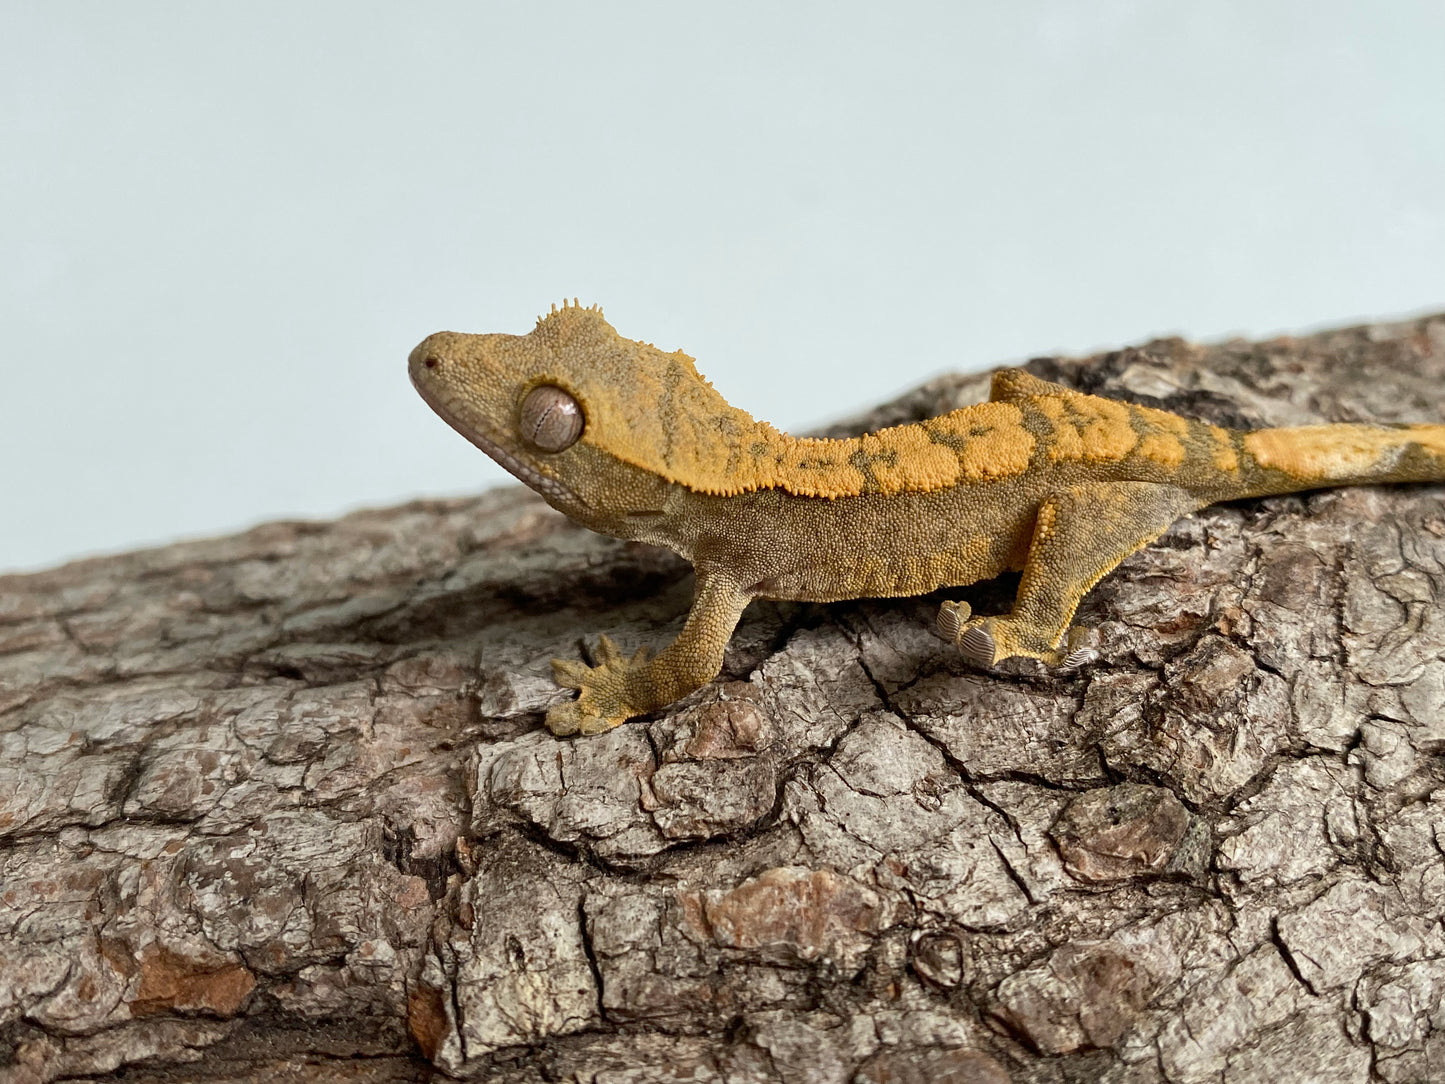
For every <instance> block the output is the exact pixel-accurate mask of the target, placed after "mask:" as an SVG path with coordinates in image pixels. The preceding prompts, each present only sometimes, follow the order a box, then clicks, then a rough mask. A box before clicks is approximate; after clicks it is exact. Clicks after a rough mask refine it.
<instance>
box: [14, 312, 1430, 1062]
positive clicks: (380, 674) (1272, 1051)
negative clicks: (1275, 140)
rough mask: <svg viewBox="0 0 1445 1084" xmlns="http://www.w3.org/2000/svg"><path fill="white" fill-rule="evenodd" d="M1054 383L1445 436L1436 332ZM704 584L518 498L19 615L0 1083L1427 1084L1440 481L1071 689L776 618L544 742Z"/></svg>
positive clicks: (266, 549)
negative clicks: (564, 713)
mask: <svg viewBox="0 0 1445 1084" xmlns="http://www.w3.org/2000/svg"><path fill="white" fill-rule="evenodd" d="M1030 368H1031V369H1032V370H1033V371H1034V372H1035V373H1037V374H1039V375H1041V376H1044V377H1047V378H1049V379H1057V380H1063V381H1065V382H1068V383H1071V384H1073V385H1075V386H1078V387H1080V388H1082V389H1084V390H1086V391H1091V392H1101V393H1105V394H1109V395H1113V396H1116V397H1120V398H1125V399H1131V400H1134V401H1137V402H1142V403H1146V404H1149V405H1154V406H1163V407H1165V408H1167V409H1170V410H1175V411H1178V412H1180V413H1184V414H1188V415H1192V416H1195V417H1201V418H1204V419H1207V420H1209V421H1213V422H1217V423H1221V424H1228V425H1243V426H1258V425H1291V424H1305V423H1311V422H1319V421H1345V420H1366V421H1375V420H1378V421H1441V420H1442V419H1445V414H1442V398H1445V397H1442V389H1445V316H1437V317H1431V318H1427V319H1420V320H1414V321H1409V322H1405V323H1400V324H1393V325H1387V326H1373V327H1365V328H1358V329H1353V330H1347V331H1334V332H1327V333H1323V334H1320V335H1315V336H1312V337H1309V338H1298V339H1276V340H1271V341H1269V342H1263V343H1257V344H1251V343H1244V342H1230V343H1226V344H1223V345H1218V346H1211V347H1197V346H1191V345H1189V344H1186V343H1184V342H1182V341H1179V340H1165V341H1159V342H1153V343H1150V344H1148V345H1146V346H1143V347H1140V348H1137V349H1128V350H1122V351H1118V352H1114V353H1109V354H1105V355H1101V356H1098V357H1094V358H1090V359H1086V360H1060V359H1038V360H1036V361H1035V362H1033V363H1032V364H1031V366H1030ZM986 382H987V377H986V376H967V377H963V376H947V377H942V378H940V379H938V380H935V381H933V382H931V383H929V384H928V385H925V386H924V387H922V388H920V389H918V390H916V391H914V392H912V393H910V394H908V395H906V396H904V397H903V398H902V399H900V400H898V401H897V402H895V403H892V404H889V405H888V406H885V407H882V408H880V409H878V410H877V411H875V412H874V413H872V414H870V415H868V416H867V417H866V418H862V419H859V420H858V421H857V422H856V424H855V425H853V426H852V427H851V428H852V429H853V430H854V431H858V430H861V429H865V428H874V427H877V426H879V425H883V424H894V423H897V422H901V421H906V420H913V419H918V418H923V417H926V416H929V415H932V414H936V413H940V412H942V411H945V410H948V409H952V408H954V407H956V406H959V405H962V404H964V403H967V402H972V401H976V400H977V399H979V398H981V397H982V395H983V393H984V391H985V389H986ZM844 428H849V427H839V431H842V430H843V429H844ZM690 584H691V574H690V571H689V569H688V567H687V565H686V564H685V563H683V562H681V561H679V560H677V559H675V558H673V557H672V556H671V555H669V554H665V553H661V552H659V551H656V550H652V549H649V548H645V547H640V546H634V545H626V544H623V543H620V542H616V541H612V540H610V539H606V538H602V537H599V536H596V535H592V534H590V533H588V532H586V531H584V530H581V529H580V528H577V527H575V526H573V525H571V524H570V523H568V522H567V521H566V520H565V519H563V518H562V517H561V516H559V515H557V514H556V513H554V512H552V511H551V510H550V509H548V508H547V507H546V506H545V505H544V504H543V503H542V502H541V501H540V500H539V499H538V498H536V497H535V496H533V495H532V494H531V493H530V492H528V491H526V490H524V489H520V488H508V489H499V490H493V491H491V492H489V493H486V494H484V495H483V496H481V497H478V498H475V499H466V500H454V501H421V502H415V503H412V504H408V505H404V506H401V507H399V508H392V509H386V510H381V511H368V512H360V513H357V514H355V515H351V516H347V517H345V518H344V519H341V520H338V521H337V522H335V523H326V524H317V523H274V524H268V525H266V526H262V527H258V528H256V529H255V530H252V531H248V532H246V533H244V534H240V535H237V536H234V537H230V538H223V539H218V540H213V541H204V542H187V543H181V544H178V545H173V546H167V547H164V548H161V549H154V550H147V551H142V552H137V553H129V554H124V555H120V556H116V557H107V558H100V559H95V560H88V561H81V562H77V563H74V564H70V565H66V566H65V567H63V568H59V569H56V570H54V571H48V572H41V573H36V574H33V575H19V576H8V577H0V1080H3V1081H6V1082H27V1084H38V1082H49V1081H58V1080H69V1079H74V1078H77V1077H82V1076H85V1077H94V1076H104V1075H105V1074H108V1073H112V1072H115V1071H116V1070H119V1069H121V1068H124V1069H125V1079H126V1080H127V1081H132V1082H146V1084H149V1082H158V1081H162V1080H166V1081H173V1080H180V1079H184V1080H194V1081H230V1082H241V1081H258V1082H259V1081H263V1080H266V1081H269V1080H291V1079H295V1080H302V1079H305V1080H308V1081H341V1080H345V1081H367V1082H370V1081H413V1080H415V1081H420V1080H427V1079H433V1078H440V1076H439V1074H440V1073H445V1074H450V1075H454V1076H458V1077H465V1078H473V1079H484V1080H496V1081H506V1082H515V1084H521V1082H524V1081H528V1082H529V1081H544V1080H546V1081H564V1080H565V1081H573V1080H576V1081H597V1082H603V1081H605V1082H610V1084H620V1082H625V1081H637V1082H641V1081H653V1080H678V1081H681V1080H687V1081H728V1082H732V1084H743V1082H764V1081H768V1082H772V1081H778V1082H785V1084H797V1082H814V1081H818V1082H835V1081H836V1082H846V1081H857V1082H863V1084H883V1082H885V1081H893V1082H903V1081H907V1082H913V1081H918V1082H923V1081H971V1082H988V1084H1002V1082H1006V1081H1011V1082H1014V1084H1024V1082H1040V1084H1042V1082H1059V1084H1062V1082H1064V1081H1105V1082H1115V1084H1152V1082H1156V1081H1169V1082H1172V1084H1196V1082H1201V1084H1202V1082H1224V1084H1244V1082H1266V1081H1268V1082H1288V1081H1301V1082H1303V1081H1332V1082H1354V1081H1359V1082H1366V1081H1388V1082H1392V1084H1396V1082H1410V1081H1430V1080H1435V1081H1440V1080H1445V1009H1442V1008H1441V1004H1442V1000H1445V932H1442V926H1441V914H1442V910H1445V789H1442V784H1445V759H1442V755H1445V605H1442V599H1445V487H1442V486H1413V487H1409V486H1399V487H1378V488H1359V489H1340V490H1324V491H1320V492H1317V493H1311V494H1305V495H1300V496H1290V497H1277V498H1269V499H1265V500H1255V501H1245V502H1238V503H1235V504H1231V505H1226V506H1221V507H1214V508H1211V509H1208V510H1206V511H1204V512H1201V513H1199V514H1197V515H1194V516H1191V517H1189V518H1187V519H1185V520H1183V521H1181V522H1179V523H1177V524H1176V525H1175V526H1174V527H1173V528H1172V529H1171V530H1170V531H1169V532H1168V533H1167V534H1166V535H1165V536H1164V537H1163V538H1162V539H1160V541H1159V542H1157V543H1156V544H1154V545H1152V546H1150V547H1148V548H1147V549H1146V550H1144V551H1143V552H1141V553H1139V554H1137V555H1135V556H1134V557H1132V558H1130V559H1129V560H1128V561H1127V562H1126V563H1125V564H1124V565H1123V566H1122V567H1121V568H1120V569H1119V570H1118V571H1117V572H1116V573H1115V574H1113V575H1111V576H1110V577H1108V578H1107V579H1106V580H1105V581H1104V582H1103V583H1101V584H1100V585H1099V587H1098V588H1096V589H1095V590H1094V591H1093V592H1092V594H1091V595H1090V596H1089V598H1088V599H1087V601H1086V602H1085V605H1084V608H1083V610H1082V611H1081V620H1082V622H1083V623H1086V624H1092V625H1095V626H1097V627H1098V629H1099V630H1100V634H1101V641H1102V647H1101V656H1102V657H1101V659H1100V661H1099V662H1098V663H1097V664H1095V665H1094V666H1092V667H1090V668H1088V669H1087V670H1085V671H1084V672H1083V673H1081V674H1075V675H1068V676H1065V677H1053V676H1049V675H1047V674H1043V673H1040V672H1036V671H1033V670H1030V669H1027V668H1024V667H1015V668H1014V669H1013V671H1011V672H1008V673H1003V674H983V673H979V672H976V671H973V670H970V669H969V668H968V667H967V666H966V665H964V663H963V662H962V661H961V660H960V659H959V658H958V657H957V655H956V653H955V651H954V650H953V649H951V648H950V647H948V646H947V645H945V644H944V643H942V642H941V641H940V640H938V639H937V638H936V637H935V636H934V634H933V632H932V617H933V612H934V610H935V608H936V606H937V601H938V600H937V599H936V598H935V599H910V600H895V601H860V602H856V603H847V604H838V605H831V606H804V605H791V604H757V605H754V606H753V607H752V608H751V609H750V610H749V611H748V613H747V615H746V616H745V618H744V620H743V623H742V625H741V627H740V628H739V630H738V633H737V634H736V636H735V637H734V638H733V642H732V644H731V646H730V648H729V650H728V654H727V660H726V665H725V670H724V674H723V676H722V677H721V678H719V679H718V680H717V681H715V682H713V683H712V684H711V685H710V686H709V687H707V688H705V689H703V690H701V691H700V692H698V693H696V694H694V695H693V696H691V697H689V698H687V699H686V700H684V701H682V702H681V703H679V704H677V705H675V706H674V707H672V708H671V709H668V710H667V711H665V712H662V713H660V714H658V715H656V716H654V717H651V718H649V719H647V720H644V721H641V722H637V723H634V724H631V725H627V726H623V727H621V728H620V729H618V730H616V731H614V732H612V733H610V734H607V735H604V736H601V737H596V738H588V739H583V740H577V741H560V740H558V739H556V738H554V737H552V735H551V734H549V733H548V732H547V731H546V730H545V729H543V728H542V726H541V719H542V715H543V713H544V712H545V710H546V708H547V707H548V705H550V704H552V703H554V702H555V701H556V700H557V699H559V698H560V697H562V696H564V695H569V694H566V693H564V692H563V691H561V690H559V689H557V688H556V687H555V686H554V685H553V684H552V682H551V680H550V674H549V667H548V660H549V659H551V658H552V657H553V656H554V655H560V656H564V657H575V654H576V652H577V651H578V650H579V645H580V644H581V643H582V641H583V640H584V638H586V639H588V640H591V638H592V637H594V636H595V634H596V633H599V632H604V631H605V632H608V633H609V634H610V635H612V636H613V638H614V639H616V640H617V641H619V643H621V644H622V645H623V646H624V647H625V648H626V649H629V650H630V649H632V648H634V647H636V646H638V645H639V644H643V643H647V644H652V645H654V646H656V645H660V644H662V643H663V642H665V641H666V640H667V639H668V638H669V637H670V636H671V635H673V634H674V633H675V632H676V630H677V629H678V627H679V626H680V622H681V619H682V614H683V612H684V610H685V608H686V602H687V599H688V595H689V590H690ZM1011 590H1012V584H1011V583H1007V582H1003V583H994V584H983V585H977V586H975V587H972V588H966V589H963V590H960V591H956V592H948V595H949V597H954V598H965V599H967V600H968V601H969V602H970V603H972V604H973V606H974V608H975V609H976V610H982V611H983V612H991V611H992V612H997V611H998V610H1000V609H1002V608H1004V607H1006V606H1007V603H1008V600H1009V595H1010V592H1011Z"/></svg>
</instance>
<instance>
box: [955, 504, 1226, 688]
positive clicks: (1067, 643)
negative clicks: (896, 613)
mask: <svg viewBox="0 0 1445 1084" xmlns="http://www.w3.org/2000/svg"><path fill="white" fill-rule="evenodd" d="M1200 506H1201V504H1200V501H1199V500H1198V499H1197V498H1196V497H1194V496H1193V495H1192V494H1191V493H1189V492H1188V491H1187V490H1184V489H1181V488H1179V487H1178V486H1171V485H1164V484H1161V483H1158V482H1087V483H1084V484H1082V485H1077V486H1071V487H1069V488H1068V489H1064V490H1061V491H1059V492H1058V493H1054V494H1051V495H1050V496H1049V497H1047V498H1045V499H1044V501H1043V502H1042V503H1041V504H1040V505H1039V510H1038V515H1037V517H1036V518H1035V521H1034V533H1033V539H1032V541H1031V542H1030V544H1029V553H1028V559H1027V561H1026V563H1025V564H1024V570H1023V576H1022V577H1021V578H1020V580H1019V588H1018V594H1017V595H1016V596H1015V598H1014V607H1013V611H1012V612H1011V613H1009V614H1007V615H1005V616H1003V617H972V616H971V611H970V610H969V607H968V604H967V603H963V602H945V603H943V605H942V606H941V607H940V608H939V613H938V628H939V631H940V632H941V633H942V634H943V636H944V638H945V639H947V640H950V641H951V642H953V643H955V644H957V645H958V647H959V650H960V651H961V652H962V654H963V655H964V657H965V658H966V659H968V661H969V662H971V663H973V664H974V665H976V666H982V667H989V666H992V665H994V664H995V663H997V662H999V661H1001V660H1003V659H1007V658H1014V657H1018V656H1022V657H1025V658H1031V659H1039V660H1041V661H1042V662H1044V663H1046V664H1048V665H1050V666H1054V667H1058V668H1060V669H1062V670H1073V669H1077V668H1078V667H1080V666H1083V665H1084V664H1085V663H1087V662H1089V661H1091V659H1092V658H1093V657H1094V650H1093V648H1092V646H1091V643H1090V640H1091V637H1092V633H1091V631H1090V630H1088V629H1085V628H1082V627H1080V626H1073V627H1070V624H1069V622H1071V621H1072V620H1073V617H1074V612H1075V611H1076V610H1077V609H1078V608H1079V603H1080V601H1082V599H1083V597H1084V595H1085V593H1087V592H1088V590H1089V589H1090V588H1091V587H1093V586H1094V584H1096V583H1098V582H1099V580H1101V579H1103V577H1104V576H1106V575H1107V574H1108V573H1109V572H1111V571H1113V570H1114V568H1115V567H1117V566H1118V564H1119V563H1120V562H1121V561H1123V560H1124V558H1126V557H1128V556H1129V555H1130V554H1131V553H1133V552H1135V551H1136V550H1139V549H1142V548H1143V547H1144V546H1147V545H1148V544H1149V543H1150V542H1152V541H1154V539H1156V538H1158V537H1159V536H1160V535H1161V534H1163V533H1164V532H1165V531H1166V530H1167V529H1168V528H1169V525H1170V524H1171V523H1173V522H1174V521H1175V520H1176V519H1178V518H1179V517H1180V516H1182V515H1184V514H1185V513H1187V512H1192V511H1194V510H1195V509H1197V508H1199V507H1200Z"/></svg>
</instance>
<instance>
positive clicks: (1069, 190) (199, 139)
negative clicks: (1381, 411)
mask: <svg viewBox="0 0 1445 1084" xmlns="http://www.w3.org/2000/svg"><path fill="white" fill-rule="evenodd" d="M885 9H886V10H885ZM1442 41H1445V5H1441V4H1440V3H1439V2H1438V0H1420V2H1407V0H1392V2H1391V3H1389V4H1362V3H1358V2H1309V3H1306V2H1299V3H1285V2H1261V0H1246V2H1237V3H1212V2H1205V3H1199V4H1161V3H1158V2H1157V0H1155V2H1138V3H1128V2H1118V0H1114V2H1087V3H1080V2H1078V0H1037V2H1022V3H1016V4H1001V3H997V2H994V0H988V2H983V0H980V2H975V3H957V2H954V3H937V4H930V3H891V4H886V5H885V4H880V3H876V2H873V0H870V2H866V3H843V2H836V0H835V2H831V3H800V2H791V3H784V4H775V3H767V4H763V3H758V4H747V3H736V2H729V3H727V4H711V5H703V4H678V3H676V2H672V3H615V4H595V3H589V4H582V3H526V4H522V3H509V4H481V3H418V4H378V3H356V2H353V0H347V2H340V0H335V2H332V0H327V2H300V3H298V2H296V0H287V2H284V3H279V2H258V0H246V2H245V3H230V4H221V3H194V2H191V0H186V2H168V3H158V2H153V0H127V2H125V3H114V2H109V0H107V2H90V3H77V2H59V0H44V2H40V3H23V2H17V0H4V2H3V4H0V254H3V259H0V470H3V473H0V568H16V567H37V566H41V565H45V564H50V563H53V562H56V561H59V560H61V559H64V558H68V557H71V556H74V555H77V554H83V553H89V552H95V551H105V550H114V549H120V548H124V547H128V546H131V545H134V544H137V543H141V542H152V541H162V540H166V539H170V538H174V537H177V536H187V535H195V534H198V533H208V532H218V531H223V530H230V529H233V528H237V527H241V526H245V525H247V524H249V523H252V522H255V521H258V520H262V519H266V518H270V517H274V516H282V515H285V516H298V515H299V516H329V515H333V514H335V513H337V512H340V511H343V510H345V509H348V508H353V507H356V506H358V505H361V504H384V503H387V502H391V501H395V500H398V499H402V498H405V497H408V496H412V495H416V494H454V493H460V492H466V491H470V490H474V489H478V488H480V487H482V486H483V485H485V484H489V483H493V482H496V481H499V480H501V477H502V476H501V474H500V472H499V471H498V470H497V469H496V468H494V467H493V466H492V465H491V464H490V462H489V461H487V460H486V459H485V458H484V457H483V456H482V455H481V454H480V453H478V452H476V451H475V450H474V449H473V448H471V447H470V446H469V445H467V444H466V443H465V442H464V441H462V440H461V439H460V438H459V437H457V436H455V435H454V434H452V433H451V432H450V431H449V430H448V429H447V428H446V427H445V426H444V425H442V423H441V422H440V421H438V420H436V419H435V418H433V417H432V416H431V414H430V413H429V412H428V411H427V410H426V408H425V407H424V406H423V405H422V404H421V402H420V401H419V400H418V399H417V398H416V397H415V395H414V394H413V393H412V391H411V389H410V387H409V386H408V385H407V382H406V379H405V373H404V360H405V357H406V353H407V351H408V350H409V349H410V347H411V346H412V345H413V344H414V343H415V342H416V341H417V340H419V339H420V338H422V336H424V335H425V334H426V333H428V332H430V331H433V330H437V329H441V328H449V329H453V330H459V331H493V330H505V331H517V332H522V331H526V330H527V329H528V328H530V326H531V324H532V321H533V318H534V317H535V316H536V314H537V313H539V312H541V311H544V310H545V309H546V308H547V307H548V305H549V304H550V303H551V302H553V301H555V300H558V299H560V298H562V297H563V296H568V297H570V296H573V295H576V296H578V297H580V298H582V299H583V301H584V302H589V303H590V302H593V301H599V302H601V303H602V304H603V305H604V307H605V308H606V311H607V315H608V317H609V318H610V319H611V320H612V321H613V323H614V324H615V325H616V326H617V327H618V329H619V330H621V331H622V332H623V333H624V334H626V335H629V336H632V337H635V338H642V339H648V340H650V341H653V342H655V343H657V344H658V345H661V346H664V347H666V348H669V349H671V348H674V347H679V346H680V347H683V348H685V349H686V350H688V351H689V352H690V353H692V354H694V355H695V356H696V357H697V358H698V359H699V365H700V367H701V369H702V370H703V372H705V373H707V374H708V375H709V376H710V377H712V378H713V380H714V383H715V384H716V385H717V386H718V387H719V388H720V389H721V390H722V391H723V392H724V394H726V395H727V396H728V397H729V398H731V399H732V400H733V401H734V402H735V403H737V404H738V405H740V406H743V407H745V408H747V409H749V410H751V411H753V412H754V413H755V414H758V415H760V416H763V417H766V418H768V419H770V420H772V421H775V422H777V423H779V424H780V425H782V426H783V427H784V428H794V429H798V428H803V427H806V426H808V425H811V424H815V423H817V422H819V421H822V420H825V419H828V418H830V417H835V416H838V415H841V414H844V413H847V412H850V411H853V410H856V409H857V408H859V407H861V406H864V405H866V404H868V403H871V402H873V401H875V400H878V399H880V398H882V397H883V396H886V395H889V394H890V393H893V392H895V391H898V390H900V389H902V388H904V387H907V386H909V385H911V384H913V383H915V382H917V381H919V380H921V379H923V378H924V377H926V376H928V375H929V374H931V373H935V372H937V371H939V370H943V369H949V368H977V367H982V366H986V365H989V364H993V363H997V362H1000V361H1004V360H1009V359H1017V358H1021V357H1026V356H1029V355H1031V354H1039V353H1045V352H1051V351H1071V352H1081V351H1087V350H1091V349H1095V348H1098V347H1104V346H1111V345H1118V344H1123V343H1127V342H1134V341H1138V340H1140V339H1143V338H1146V337H1148V336H1151V335H1155V334H1160V333H1175V332H1178V333H1183V334H1186V335H1189V336H1194V337H1202V338H1215V337H1219V336H1223V335H1226V334H1230V333H1234V332H1238V333H1243V334H1249V335H1257V334H1261V333H1267V332H1271V331H1276V330H1280V329H1304V328H1310V327H1314V326H1318V325H1320V324H1321V323H1342V322H1347V321H1350V320H1355V319H1361V318H1365V317H1373V316H1383V315H1392V314H1402V313H1409V312H1411V311H1418V310H1421V309H1423V308H1428V307H1431V306H1439V305H1441V304H1442V303H1445V259H1442V253H1445V121H1442V116H1445V65H1442V64H1441V62H1440V56H1441V52H1440V49H1441V42H1442Z"/></svg>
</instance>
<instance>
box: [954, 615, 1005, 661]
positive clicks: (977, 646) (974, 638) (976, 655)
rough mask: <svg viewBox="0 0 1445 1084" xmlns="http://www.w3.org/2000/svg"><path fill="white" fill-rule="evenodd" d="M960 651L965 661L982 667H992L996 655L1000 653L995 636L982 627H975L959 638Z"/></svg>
mask: <svg viewBox="0 0 1445 1084" xmlns="http://www.w3.org/2000/svg"><path fill="white" fill-rule="evenodd" d="M958 649H959V651H961V652H962V653H963V657H964V658H965V659H967V660H968V661H969V662H971V663H973V665H975V666H982V667H990V666H992V665H993V662H994V655H996V654H997V653H998V645H997V644H996V643H995V642H994V638H993V634H992V633H990V632H989V631H988V630H987V629H986V628H984V627H983V626H981V625H975V626H974V627H973V628H971V629H969V630H968V631H967V632H965V633H964V634H963V635H962V636H961V637H959V640H958Z"/></svg>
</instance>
